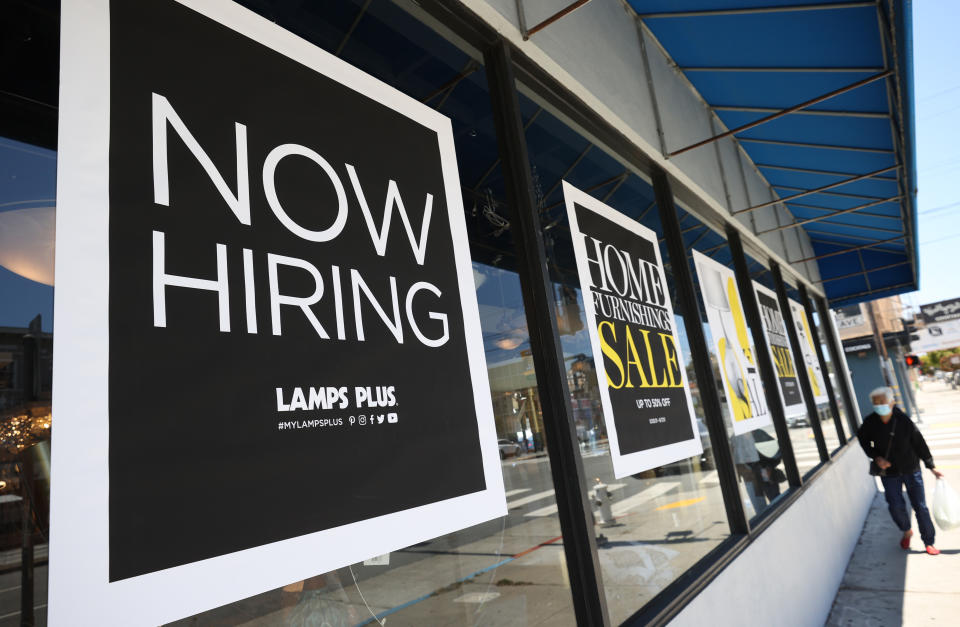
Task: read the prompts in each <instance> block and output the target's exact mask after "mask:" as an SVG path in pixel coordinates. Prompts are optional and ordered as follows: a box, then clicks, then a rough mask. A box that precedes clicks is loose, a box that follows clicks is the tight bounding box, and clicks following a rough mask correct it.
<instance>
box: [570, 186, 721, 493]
mask: <svg viewBox="0 0 960 627" xmlns="http://www.w3.org/2000/svg"><path fill="white" fill-rule="evenodd" d="M563 199H564V203H566V206H567V217H568V219H569V220H570V237H571V238H572V239H573V252H574V255H575V257H576V260H577V273H578V275H579V276H580V292H581V294H582V296H583V308H584V311H585V312H586V314H587V327H588V329H589V333H590V346H591V348H592V349H593V364H594V368H595V369H596V372H597V383H598V384H599V386H600V402H601V404H602V405H603V421H604V423H605V424H606V427H607V437H608V438H609V441H610V457H611V459H612V461H613V475H614V476H615V477H616V478H617V479H620V478H622V477H626V476H628V475H635V474H637V473H638V472H643V471H644V470H650V469H651V468H657V467H659V466H663V465H665V464H672V463H673V462H675V461H679V460H681V459H687V458H688V457H693V456H695V455H700V454H702V453H703V442H701V441H700V430H699V428H698V427H697V416H696V414H694V412H693V400H692V399H691V397H690V383H689V381H687V378H686V372H687V371H686V364H685V363H684V359H683V351H682V350H681V349H680V341H679V337H678V334H677V324H676V320H675V319H674V316H673V303H671V302H670V299H669V298H667V299H666V301H667V302H666V307H667V313H668V314H669V316H670V321H671V323H672V329H671V330H672V332H673V339H674V344H675V345H676V349H677V363H678V365H679V366H680V372H682V373H684V379H683V392H684V396H685V398H686V399H687V411H688V412H689V414H690V427H691V429H692V430H693V437H692V438H690V439H689V440H682V441H680V442H675V443H673V444H666V445H664V446H658V447H656V448H652V449H647V450H645V451H637V452H635V453H628V454H626V455H623V454H621V453H620V441H619V438H618V436H617V428H616V424H615V423H614V420H613V405H612V404H611V403H610V389H609V388H608V386H607V383H606V382H607V371H606V368H605V366H604V361H603V352H602V350H601V349H600V337H599V335H598V333H597V315H596V311H595V310H594V308H593V297H592V292H591V290H590V270H589V268H588V267H587V249H586V245H585V244H584V241H583V238H584V235H583V233H581V232H580V226H579V224H578V223H577V215H576V211H575V209H574V203H576V204H578V205H580V206H581V207H584V208H586V209H589V210H590V211H593V212H594V213H597V214H599V215H601V216H603V217H604V218H606V219H608V220H610V221H611V222H613V223H615V224H616V225H617V226H620V227H623V228H625V229H627V230H628V231H630V232H632V233H634V234H635V235H637V237H640V238H643V239H645V240H647V241H648V242H650V243H651V244H653V250H654V251H655V253H656V255H657V271H658V272H660V280H661V281H662V282H663V285H664V286H666V285H667V277H666V276H665V275H664V272H663V261H662V260H661V259H660V246H659V244H658V242H657V234H656V233H654V232H653V231H651V230H650V229H648V228H647V227H645V226H643V225H642V224H640V223H639V222H637V221H636V220H633V219H631V218H628V217H627V216H625V215H623V214H622V213H620V212H619V211H617V210H616V209H614V208H612V207H610V206H608V205H606V204H604V203H603V202H601V201H599V200H597V199H596V198H594V197H593V196H591V195H589V194H587V193H586V192H583V191H581V190H579V189H577V188H576V187H574V186H573V185H571V184H570V183H567V182H566V181H563Z"/></svg>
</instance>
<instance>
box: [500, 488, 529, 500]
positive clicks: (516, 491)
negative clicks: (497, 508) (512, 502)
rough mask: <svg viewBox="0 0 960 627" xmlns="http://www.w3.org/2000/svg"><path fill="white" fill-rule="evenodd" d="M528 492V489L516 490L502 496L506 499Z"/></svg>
mask: <svg viewBox="0 0 960 627" xmlns="http://www.w3.org/2000/svg"><path fill="white" fill-rule="evenodd" d="M529 491H530V488H518V489H516V490H510V491H509V492H507V493H506V494H504V496H505V497H507V498H510V497H511V496H516V495H518V494H523V493H524V492H529Z"/></svg>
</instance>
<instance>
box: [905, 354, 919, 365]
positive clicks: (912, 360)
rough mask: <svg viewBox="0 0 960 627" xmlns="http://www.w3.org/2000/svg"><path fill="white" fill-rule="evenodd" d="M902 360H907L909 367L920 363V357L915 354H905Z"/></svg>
mask: <svg viewBox="0 0 960 627" xmlns="http://www.w3.org/2000/svg"><path fill="white" fill-rule="evenodd" d="M904 361H906V362H907V366H908V367H910V368H913V367H915V366H919V365H920V358H919V357H917V356H916V355H907V356H906V357H904Z"/></svg>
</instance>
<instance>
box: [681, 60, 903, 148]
mask: <svg viewBox="0 0 960 627" xmlns="http://www.w3.org/2000/svg"><path fill="white" fill-rule="evenodd" d="M891 74H893V70H884V71H883V72H878V73H877V74H874V75H873V76H868V77H867V78H863V79H860V80H859V81H856V82H855V83H850V84H849V85H847V86H845V87H841V88H840V89H834V90H833V91H831V92H828V93H826V94H823V95H822V96H817V97H816V98H811V99H810V100H806V101H804V102H801V103H800V104H796V105H793V106H792V107H787V108H786V109H769V110H768V109H763V108H758V110H761V111H772V113H771V114H770V115H768V116H766V117H763V118H760V119H759V120H754V121H753V122H748V123H747V124H743V125H741V126H738V127H737V128H734V129H731V130H729V131H726V132H723V133H720V134H719V135H714V136H713V137H708V138H707V139H704V140H701V141H698V142H696V143H694V144H690V145H689V146H686V147H685V148H681V149H679V150H674V151H673V152H671V153H670V154H669V155H667V156H668V157H676V156H677V155H682V154H683V153H685V152H687V151H690V150H693V149H694V148H699V147H700V146H706V145H707V144H711V143H713V142H715V141H717V140H719V139H723V138H725V137H731V136H733V135H736V134H737V133H742V132H744V131H749V130H750V129H752V128H756V127H758V126H760V125H762V124H766V123H767V122H773V121H774V120H779V119H780V118H782V117H783V116H785V115H790V114H791V113H797V112H798V111H802V110H804V109H806V108H807V107H812V106H813V105H815V104H820V103H821V102H824V101H826V100H830V99H831V98H834V97H836V96H840V95H842V94H845V93H847V92H850V91H853V90H854V89H858V88H860V87H863V86H864V85H869V84H870V83H872V82H874V81H878V80H880V79H882V78H887V77H888V76H890V75H891ZM713 109H715V110H716V109H718V107H713ZM737 109H740V108H739V107H737ZM745 110H749V109H745ZM883 117H886V116H883Z"/></svg>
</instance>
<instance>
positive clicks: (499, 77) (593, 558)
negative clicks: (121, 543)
mask: <svg viewBox="0 0 960 627" xmlns="http://www.w3.org/2000/svg"><path fill="white" fill-rule="evenodd" d="M483 56H484V65H485V66H486V70H487V81H488V84H489V90H490V100H491V105H492V110H493V119H494V125H495V128H496V134H497V145H498V149H499V152H500V158H501V161H502V163H503V177H504V183H505V190H506V197H507V204H508V210H509V212H510V213H509V216H510V223H511V231H512V233H513V237H514V242H515V248H516V253H517V270H518V274H519V277H520V285H521V289H522V293H523V303H524V309H525V313H526V319H527V328H528V329H529V333H530V348H531V353H532V357H533V362H534V368H535V371H536V373H537V387H538V389H539V392H540V394H539V396H540V404H541V407H542V409H543V420H544V432H545V433H544V435H545V436H546V440H547V454H548V456H549V460H550V471H551V475H552V476H553V483H554V488H555V490H556V501H557V511H558V517H559V520H560V529H561V531H562V533H563V548H564V555H565V557H566V562H567V569H566V570H567V576H568V578H569V582H570V589H571V597H572V601H573V607H574V615H575V617H576V621H577V624H578V625H589V626H594V625H598V626H599V625H603V626H605V625H609V623H610V618H609V614H608V612H607V605H606V597H605V595H604V592H603V583H602V576H601V569H600V560H599V557H598V554H597V545H596V538H595V529H594V522H593V513H592V508H591V506H590V503H589V500H588V498H587V492H586V476H585V474H584V469H583V459H582V458H581V455H580V446H579V442H578V440H577V434H576V428H575V425H574V421H573V410H572V409H571V407H570V392H569V389H568V387H567V373H566V366H565V363H564V359H563V350H562V346H561V342H560V336H559V333H558V330H557V312H556V302H555V298H554V293H553V285H552V282H551V280H550V275H549V272H548V270H547V268H548V263H547V258H546V250H545V245H544V241H543V231H542V228H541V223H540V212H539V211H538V209H537V204H536V201H535V199H534V197H533V189H534V184H533V172H532V170H531V167H530V161H529V155H528V151H527V142H526V137H525V134H524V130H523V120H522V119H521V115H520V105H519V100H518V96H517V85H516V80H515V77H514V70H513V62H512V60H511V49H510V47H509V45H508V44H507V42H506V41H505V40H504V39H503V38H499V40H498V41H497V42H495V43H494V44H492V45H491V46H490V47H489V48H487V49H486V50H485V51H484V55H483Z"/></svg>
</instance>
